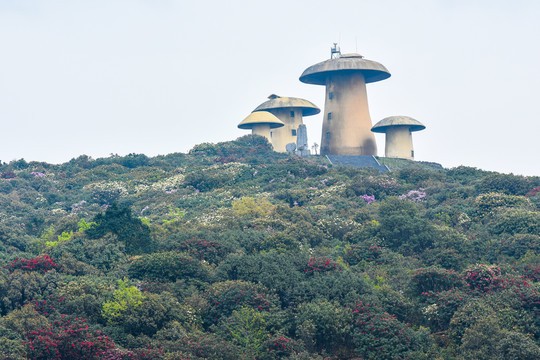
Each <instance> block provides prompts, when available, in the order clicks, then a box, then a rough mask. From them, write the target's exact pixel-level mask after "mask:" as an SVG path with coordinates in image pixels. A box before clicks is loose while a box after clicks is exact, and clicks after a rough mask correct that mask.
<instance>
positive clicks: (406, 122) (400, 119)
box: [371, 116, 426, 133]
mask: <svg viewBox="0 0 540 360" xmlns="http://www.w3.org/2000/svg"><path fill="white" fill-rule="evenodd" d="M393 126H407V127H408V128H409V130H410V131H420V130H424V129H425V128H426V126H425V125H424V124H422V123H421V122H420V121H418V120H415V119H413V118H412V117H408V116H389V117H387V118H384V119H382V120H381V121H379V122H378V123H376V124H375V125H373V127H372V128H371V131H373V132H376V133H385V132H386V130H388V128H389V127H393Z"/></svg>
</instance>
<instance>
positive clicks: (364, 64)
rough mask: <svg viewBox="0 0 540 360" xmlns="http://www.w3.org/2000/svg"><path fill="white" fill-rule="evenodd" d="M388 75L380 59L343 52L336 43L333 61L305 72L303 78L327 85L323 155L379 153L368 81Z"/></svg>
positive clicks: (381, 78) (313, 82) (311, 67)
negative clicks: (372, 128) (368, 94)
mask: <svg viewBox="0 0 540 360" xmlns="http://www.w3.org/2000/svg"><path fill="white" fill-rule="evenodd" d="M335 54H336V55H335ZM389 77H390V72H389V71H388V70H387V69H386V68H385V67H384V66H383V65H381V64H379V63H378V62H375V61H371V60H367V59H365V58H364V57H363V56H362V55H359V54H346V55H341V53H340V52H339V50H336V46H335V45H334V48H332V58H331V59H330V60H326V61H323V62H320V63H318V64H315V65H313V66H310V67H308V68H307V69H306V70H305V71H304V72H303V73H302V75H301V76H300V81H302V82H304V83H307V84H315V85H325V86H326V100H325V104H324V118H323V126H322V139H321V155H377V144H376V142H375V136H374V135H373V134H372V133H371V131H370V129H371V126H372V123H371V118H370V116H369V109H368V102H367V92H366V84H367V83H372V82H376V81H381V80H384V79H387V78H389Z"/></svg>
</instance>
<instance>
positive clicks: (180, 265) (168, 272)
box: [128, 251, 208, 282]
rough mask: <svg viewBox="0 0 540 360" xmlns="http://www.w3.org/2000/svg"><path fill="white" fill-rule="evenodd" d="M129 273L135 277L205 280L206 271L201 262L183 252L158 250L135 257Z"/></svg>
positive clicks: (158, 279)
mask: <svg viewBox="0 0 540 360" xmlns="http://www.w3.org/2000/svg"><path fill="white" fill-rule="evenodd" d="M128 271H129V274H130V276H132V277H135V278H137V279H145V278H148V279H151V280H156V281H171V282H174V281H176V280H177V279H185V278H188V279H190V278H193V279H199V280H205V279H206V278H207V276H208V271H207V270H206V269H205V268H204V267H203V266H202V264H201V262H200V261H198V260H196V259H193V258H191V257H190V256H187V255H186V254H183V253H178V252H174V251H169V252H159V253H153V254H148V255H143V256H140V257H138V258H135V259H134V260H133V261H132V262H131V264H130V265H129V270H128Z"/></svg>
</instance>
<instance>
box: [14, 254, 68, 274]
mask: <svg viewBox="0 0 540 360" xmlns="http://www.w3.org/2000/svg"><path fill="white" fill-rule="evenodd" d="M7 268H8V269H9V270H10V272H13V271H15V270H17V269H20V270H23V271H39V272H40V273H42V274H45V273H46V272H47V271H50V270H53V269H59V268H60V266H58V265H57V264H55V263H54V261H53V260H52V259H51V257H50V256H49V255H47V254H45V255H42V256H38V257H36V258H33V259H30V260H28V259H21V258H15V260H13V261H12V262H11V263H9V264H8V265H7Z"/></svg>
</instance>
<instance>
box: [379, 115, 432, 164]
mask: <svg viewBox="0 0 540 360" xmlns="http://www.w3.org/2000/svg"><path fill="white" fill-rule="evenodd" d="M425 128H426V126H425V125H424V124H422V123H421V122H420V121H417V120H415V119H413V118H411V117H408V116H390V117H387V118H384V119H382V120H381V121H379V122H378V123H376V124H375V125H374V126H373V127H372V128H371V131H373V132H376V133H385V134H386V143H385V149H384V154H385V155H384V156H386V157H391V158H400V159H409V160H414V149H413V143H412V132H413V131H420V130H424V129H425Z"/></svg>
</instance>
